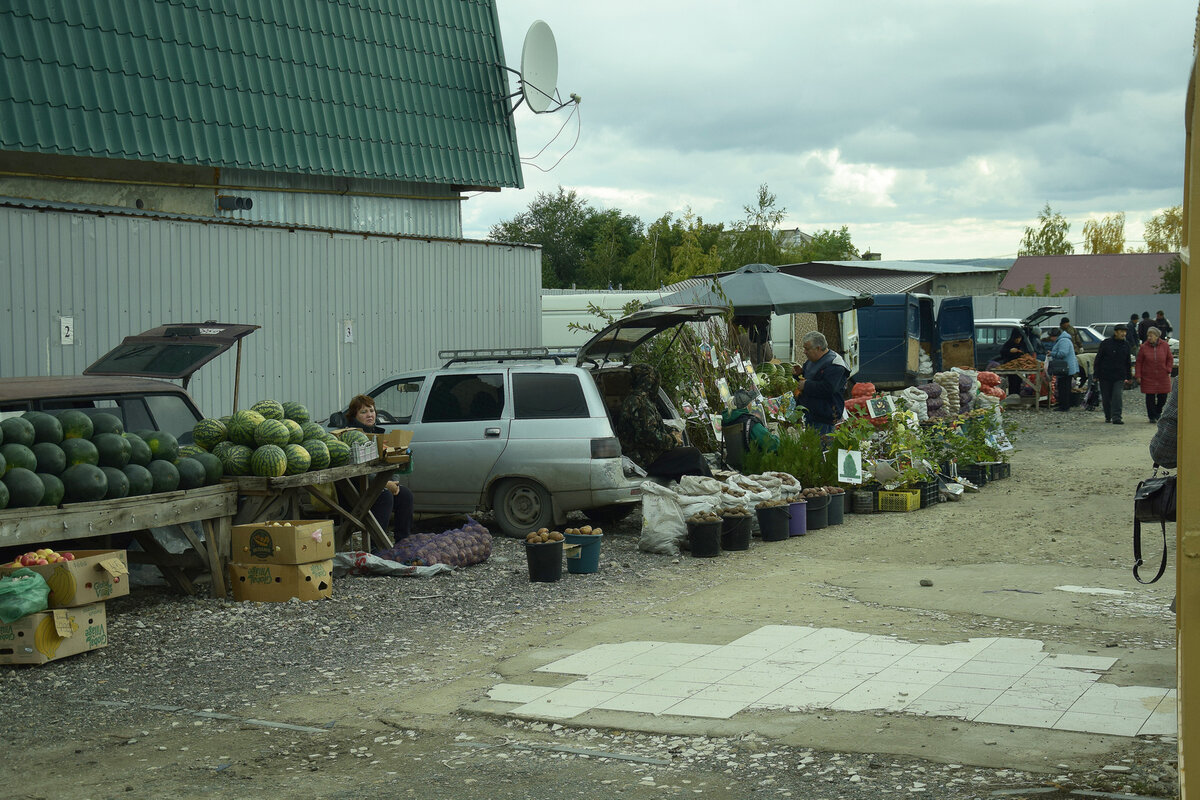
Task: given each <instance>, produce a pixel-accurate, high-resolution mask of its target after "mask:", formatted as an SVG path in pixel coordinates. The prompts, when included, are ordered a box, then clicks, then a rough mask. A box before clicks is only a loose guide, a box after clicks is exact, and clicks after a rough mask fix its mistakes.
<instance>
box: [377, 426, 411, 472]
mask: <svg viewBox="0 0 1200 800" xmlns="http://www.w3.org/2000/svg"><path fill="white" fill-rule="evenodd" d="M367 435H368V436H370V437H371V438H372V439H374V440H375V448H376V451H377V452H378V454H379V458H382V459H383V460H384V461H386V462H387V463H389V464H407V463H408V462H409V449H408V446H409V445H410V444H412V440H413V432H412V431H401V430H395V431H388V432H387V433H368V434H367Z"/></svg>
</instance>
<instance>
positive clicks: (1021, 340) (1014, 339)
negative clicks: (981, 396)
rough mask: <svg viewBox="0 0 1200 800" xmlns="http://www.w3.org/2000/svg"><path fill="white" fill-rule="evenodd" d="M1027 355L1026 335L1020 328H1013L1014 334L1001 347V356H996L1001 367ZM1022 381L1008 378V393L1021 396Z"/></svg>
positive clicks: (1012, 376)
mask: <svg viewBox="0 0 1200 800" xmlns="http://www.w3.org/2000/svg"><path fill="white" fill-rule="evenodd" d="M1023 355H1025V333H1024V331H1022V330H1021V329H1020V328H1013V329H1012V333H1010V334H1009V335H1008V339H1006V340H1005V342H1004V344H1002V345H1000V355H998V356H996V360H997V361H999V362H1000V364H1001V366H1003V365H1004V364H1007V363H1008V362H1010V361H1012V360H1013V359H1016V358H1020V357H1021V356H1023ZM1020 392H1021V379H1020V378H1019V377H1017V376H1016V375H1009V376H1008V393H1009V394H1013V395H1015V394H1020Z"/></svg>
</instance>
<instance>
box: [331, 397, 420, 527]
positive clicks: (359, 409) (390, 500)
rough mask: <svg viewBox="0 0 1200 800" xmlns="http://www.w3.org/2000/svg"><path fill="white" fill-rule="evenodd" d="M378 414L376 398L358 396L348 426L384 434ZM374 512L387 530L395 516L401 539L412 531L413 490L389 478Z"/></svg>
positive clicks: (347, 418) (373, 508)
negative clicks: (389, 521)
mask: <svg viewBox="0 0 1200 800" xmlns="http://www.w3.org/2000/svg"><path fill="white" fill-rule="evenodd" d="M375 416H376V413H375V399H374V398H373V397H369V396H367V395H365V394H360V395H356V396H355V397H354V399H353V400H351V401H350V408H349V409H347V410H346V426H347V427H349V428H358V429H360V430H363V431H366V432H367V433H385V432H386V431H384V429H383V428H381V427H379V426H378V425H376V424H375ZM371 515H372V516H374V517H375V519H377V520H379V527H381V528H383V529H385V530H386V529H387V526H388V519H389V518H390V517H393V516H394V517H395V521H394V522H393V527H392V531H393V534H394V536H395V538H396V541H400V540H401V539H403V538H404V537H405V536H408V534H409V533H411V532H412V519H413V493H412V490H410V489H409V488H408V487H407V486H401V485H400V483H399V482H398V481H394V480H391V481H388V482H387V489H386V490H384V491H383V492H381V493H380V495H379V499H377V500H376V501H375V505H373V506H371Z"/></svg>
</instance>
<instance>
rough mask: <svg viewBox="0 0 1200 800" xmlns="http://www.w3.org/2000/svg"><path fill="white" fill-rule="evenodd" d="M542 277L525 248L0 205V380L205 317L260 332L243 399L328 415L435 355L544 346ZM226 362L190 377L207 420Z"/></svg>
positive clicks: (77, 367) (57, 368)
mask: <svg viewBox="0 0 1200 800" xmlns="http://www.w3.org/2000/svg"><path fill="white" fill-rule="evenodd" d="M540 285H541V258H540V251H539V250H538V249H536V248H533V247H523V246H512V245H491V244H487V243H482V242H464V241H452V242H445V241H432V242H430V241H420V240H412V239H395V238H385V237H378V236H359V235H352V234H347V235H329V234H321V233H311V232H303V231H301V232H295V233H290V232H288V231H286V230H271V229H262V228H247V227H239V226H232V225H220V224H203V223H192V222H179V221H167V220H146V219H137V218H129V217H119V216H101V215H95V214H83V213H72V212H60V211H50V212H46V211H32V210H24V209H8V208H4V209H0V310H2V311H3V314H2V315H0V377H14V376H20V375H77V374H79V373H80V372H82V370H83V369H85V368H86V367H87V366H88V365H89V364H91V363H92V362H93V361H95V360H96V359H97V358H98V357H99V356H100V355H102V354H103V353H105V352H107V351H108V350H109V349H111V348H112V347H114V346H115V345H116V344H117V343H119V342H120V340H121V339H122V338H123V337H124V336H127V335H129V334H132V333H138V332H141V331H143V330H147V329H149V328H151V327H154V326H156V325H160V324H163V323H168V322H201V321H204V320H208V319H214V320H217V321H219V322H240V323H248V324H257V325H261V326H262V330H260V331H257V332H255V333H254V334H251V335H250V336H249V337H247V338H246V340H245V349H244V353H243V361H242V384H241V385H242V394H241V401H242V402H241V405H243V406H245V405H249V404H250V403H253V402H255V401H256V400H259V399H262V398H266V397H273V398H276V399H279V400H289V399H294V400H298V401H300V402H302V403H305V404H307V405H309V406H310V408H311V410H312V411H313V413H314V414H328V413H329V412H331V411H333V410H335V409H336V408H338V407H343V406H344V405H345V404H346V402H347V401H348V400H349V398H350V397H351V396H352V395H353V394H355V393H358V392H361V391H364V390H366V389H369V388H370V387H372V386H373V385H375V383H377V382H378V381H379V380H380V379H382V378H384V377H386V376H388V375H393V374H396V373H398V372H403V371H407V370H410V369H419V368H424V367H430V366H435V365H436V364H437V363H438V362H437V351H438V350H440V349H447V348H467V347H527V346H534V345H536V344H538V342H539V340H540V338H541V299H540V293H539V290H540ZM62 316H72V317H74V323H75V326H76V342H75V344H74V345H69V346H64V345H61V344H60V339H59V318H60V317H62ZM347 321H348V322H349V324H350V328H351V329H352V332H353V342H346V341H345V339H346V332H345V327H346V326H345V323H346V322H347ZM234 360H235V356H234V354H233V352H232V351H231V352H230V353H227V354H226V355H223V356H221V357H220V358H219V359H217V360H216V361H215V362H213V363H211V364H209V365H208V366H206V367H204V368H203V369H202V370H200V372H198V373H197V374H196V377H195V378H194V379H193V381H192V384H191V386H190V387H189V388H190V391H191V393H192V395H193V396H194V397H195V398H196V401H197V402H198V403H199V404H200V407H201V409H202V410H203V411H204V412H205V413H206V414H211V415H219V414H226V413H229V411H230V407H231V402H232V396H233V378H234Z"/></svg>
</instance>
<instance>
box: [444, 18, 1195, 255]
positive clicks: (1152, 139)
mask: <svg viewBox="0 0 1200 800" xmlns="http://www.w3.org/2000/svg"><path fill="white" fill-rule="evenodd" d="M497 3H498V7H499V14H500V22H501V29H502V35H503V40H504V45H505V50H506V54H507V59H508V63H509V65H510V66H512V67H513V68H519V66H520V59H521V46H522V42H523V40H524V36H525V31H526V30H527V28H528V27H529V25H530V24H531V23H532V22H533V21H534V20H535V19H544V20H545V21H546V22H547V23H548V24H549V25H550V27H551V28H552V29H553V31H554V35H555V38H556V40H557V44H558V53H559V81H558V88H559V91H560V93H561V94H562V96H563V97H566V96H567V95H568V94H569V93H571V92H575V93H577V94H579V95H581V96H582V98H583V102H582V104H581V106H580V107H579V109H578V111H579V117H578V120H576V119H571V120H570V121H568V114H569V109H563V110H561V111H559V112H557V113H554V114H542V115H534V114H532V113H530V112H529V111H528V110H527V109H526V108H525V107H524V106H522V107H521V108H520V109H518V111H517V113H516V119H517V135H518V140H519V143H520V149H521V154H522V157H524V158H529V157H532V156H534V155H535V154H536V153H538V151H539V150H542V148H543V147H545V150H544V152H542V153H541V155H539V156H537V157H536V158H533V159H532V162H530V163H526V164H525V166H524V168H523V170H524V176H525V186H526V188H525V189H523V190H519V191H518V190H513V189H506V190H504V191H503V192H500V193H499V194H490V193H489V194H484V195H481V196H478V197H475V198H472V199H470V200H468V201H467V202H466V203H464V205H463V229H464V234H465V235H466V236H468V237H471V238H482V237H484V236H486V235H487V232H488V229H489V228H490V227H491V226H492V225H493V224H494V223H496V222H498V221H499V220H502V219H508V218H511V217H512V216H514V215H515V214H517V213H518V212H520V211H522V210H523V209H524V208H526V207H527V206H528V204H529V203H530V201H532V200H533V199H534V198H535V197H536V195H537V193H538V192H544V191H550V192H553V191H554V190H555V188H556V187H557V186H559V185H562V186H564V187H568V188H573V189H575V190H577V191H578V192H579V193H580V194H581V195H582V196H584V197H585V198H586V199H587V200H588V201H589V202H591V203H592V204H593V205H595V206H597V207H603V208H619V209H621V210H622V211H624V212H626V213H632V214H635V215H637V216H638V217H640V218H641V219H642V220H643V221H644V222H647V223H648V222H650V221H651V220H653V219H656V218H657V217H659V216H661V215H662V214H663V213H665V212H668V211H672V212H675V213H676V214H679V213H681V212H682V211H683V210H684V208H685V207H691V209H693V211H694V212H695V213H696V214H698V215H699V216H701V217H703V218H704V219H705V220H706V221H711V222H728V221H731V220H734V219H739V218H741V217H742V216H743V213H742V207H743V206H744V205H746V204H748V203H751V202H753V200H754V199H755V197H756V192H757V188H758V186H759V184H761V183H766V184H768V185H769V187H770V189H771V191H773V192H774V193H775V194H776V195H777V197H778V203H779V205H780V206H782V207H784V208H786V209H787V216H786V219H785V222H784V226H785V227H799V228H800V229H801V230H804V231H813V230H820V229H823V228H837V227H840V226H842V225H847V226H849V228H850V233H851V236H852V238H853V241H854V243H855V244H856V245H857V246H858V247H859V248H860V249H866V248H868V247H869V248H870V249H872V250H875V251H878V252H882V253H883V257H884V258H904V259H919V258H989V257H1002V256H1015V255H1016V251H1017V248H1018V246H1019V244H1020V240H1021V235H1022V232H1023V230H1024V228H1025V226H1026V225H1030V224H1033V223H1034V221H1035V219H1036V216H1037V212H1038V211H1039V210H1040V209H1041V208H1042V206H1043V205H1044V204H1046V203H1047V202H1048V203H1050V204H1051V206H1052V207H1053V208H1054V209H1055V210H1056V211H1060V212H1061V213H1062V214H1063V215H1064V216H1066V217H1067V219H1068V220H1069V221H1070V222H1071V223H1072V227H1071V232H1070V238H1071V239H1072V241H1074V242H1076V243H1078V242H1080V241H1081V240H1082V231H1081V229H1082V226H1083V223H1084V222H1085V221H1086V220H1087V219H1088V218H1090V217H1100V216H1103V215H1104V214H1108V213H1113V212H1117V211H1124V212H1125V213H1126V218H1127V223H1126V229H1125V233H1126V238H1127V240H1129V243H1130V245H1131V246H1137V245H1138V244H1140V242H1138V241H1136V240H1140V239H1141V238H1142V223H1143V222H1144V221H1145V220H1146V219H1148V218H1149V217H1150V216H1151V215H1153V214H1155V213H1157V212H1158V211H1160V210H1162V209H1163V208H1166V207H1168V206H1171V205H1175V204H1178V203H1180V202H1182V196H1183V142H1184V130H1183V111H1184V96H1185V93H1186V89H1187V80H1188V75H1189V71H1190V69H1191V60H1192V33H1193V30H1194V27H1195V17H1196V0H1153V2H1147V3H1134V2H1132V0H1129V1H1127V2H1112V1H1110V0H1090V1H1089V2H1068V1H1066V0H1054V2H1045V0H1040V1H1039V2H1023V1H1019V0H971V2H949V0H946V1H944V2H934V1H933V0H924V1H922V0H906V1H905V2H894V1H892V0H888V1H883V2H865V1H860V0H855V1H854V2H845V0H842V1H841V2H832V1H831V0H802V1H801V0H789V1H786V2H774V1H773V0H751V2H748V3H744V4H741V5H740V6H737V7H738V8H740V9H742V10H741V11H740V12H737V11H734V10H733V9H734V8H735V6H734V5H732V4H730V3H728V2H709V0H687V1H683V0H638V1H637V2H633V1H631V0H606V2H603V3H574V2H572V3H554V2H546V0H541V1H540V2H533V0H497ZM564 122H567V125H566V127H565V128H564V129H563V130H562V133H561V135H559V137H558V139H557V140H554V141H553V142H551V139H553V137H554V136H555V133H556V132H557V131H558V130H559V129H560V127H561V126H562V125H563V123H564ZM577 122H578V123H579V125H578V128H577ZM577 132H578V142H577V143H575V140H576V133H577ZM547 143H549V144H547ZM573 143H575V144H574V149H573V150H570V148H571V147H572V144H573ZM568 150H570V152H569V153H568V152H567V151H568ZM564 154H566V155H565V157H563V158H562V160H561V162H559V163H558V165H557V166H553V165H554V164H555V162H556V161H558V160H559V158H560V157H561V156H563V155H564ZM533 165H536V166H537V167H541V168H542V169H548V170H549V172H542V171H541V170H539V169H537V168H535V167H534V166H533ZM552 167H553V168H552Z"/></svg>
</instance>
